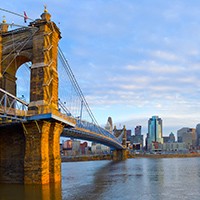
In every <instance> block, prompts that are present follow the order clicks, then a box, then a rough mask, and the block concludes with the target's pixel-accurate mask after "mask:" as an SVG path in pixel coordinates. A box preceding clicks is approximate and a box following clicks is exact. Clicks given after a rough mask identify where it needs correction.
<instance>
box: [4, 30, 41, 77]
mask: <svg viewBox="0 0 200 200" xmlns="http://www.w3.org/2000/svg"><path fill="white" fill-rule="evenodd" d="M37 31H38V29H35V31H34V32H33V33H32V34H31V35H30V36H29V37H28V38H27V39H26V40H25V41H24V44H23V46H22V47H21V48H20V49H19V51H18V53H20V52H21V51H22V50H23V48H24V46H25V45H26V44H27V43H28V42H29V41H30V39H31V38H32V37H33V35H35V33H36V32H37ZM18 46H19V47H20V46H21V44H19V45H18ZM16 49H18V47H16ZM13 51H15V49H13ZM13 51H11V52H10V53H9V55H10V54H11V53H12V52H13ZM9 55H8V56H9ZM8 56H7V57H8ZM17 56H18V54H16V55H15V56H14V57H13V59H12V60H11V61H10V63H9V64H8V65H7V67H6V68H5V70H4V71H3V74H4V73H5V72H6V70H7V69H8V68H9V67H10V65H11V64H12V62H13V61H14V60H15V59H16V57H17ZM7 57H6V58H7ZM6 58H4V60H5V59H6ZM4 60H2V62H3V61H4ZM2 62H1V63H2Z"/></svg>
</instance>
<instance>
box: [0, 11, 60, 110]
mask: <svg viewBox="0 0 200 200" xmlns="http://www.w3.org/2000/svg"><path fill="white" fill-rule="evenodd" d="M0 33H1V34H0V88H2V89H4V90H6V91H7V92H9V93H11V94H13V95H14V96H16V71H17V69H18V68H19V67H20V66H21V65H22V64H24V63H26V62H32V66H31V77H30V79H31V80H30V104H29V110H34V112H37V113H38V114H40V113H45V112H48V111H49V110H51V109H56V110H58V73H57V54H58V42H59V39H60V38H61V35H60V31H59V29H58V27H57V26H56V25H55V23H54V22H52V21H51V15H50V14H49V13H48V12H47V10H46V9H45V10H44V13H43V14H42V15H41V19H37V20H35V21H33V22H31V23H30V25H29V27H27V28H19V29H16V30H13V31H8V25H7V24H6V22H5V20H4V21H3V23H2V24H1V30H0Z"/></svg>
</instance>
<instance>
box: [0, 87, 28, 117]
mask: <svg viewBox="0 0 200 200" xmlns="http://www.w3.org/2000/svg"><path fill="white" fill-rule="evenodd" d="M27 110H28V104H27V103H26V102H25V101H23V100H22V99H20V98H17V97H15V96H14V95H12V94H10V93H8V92H6V91H5V90H3V89H2V88H0V116H1V117H13V118H17V117H20V118H21V117H25V116H26V115H27Z"/></svg>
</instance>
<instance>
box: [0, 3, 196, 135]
mask: <svg viewBox="0 0 200 200" xmlns="http://www.w3.org/2000/svg"><path fill="white" fill-rule="evenodd" d="M44 5H46V6H47V10H48V12H49V13H50V14H51V16H52V17H51V19H52V21H54V22H55V23H56V24H57V25H58V27H59V28H60V31H61V35H62V39H61V40H60V43H59V45H60V47H61V49H62V51H63V53H64V54H65V57H66V58H67V60H68V62H69V64H70V66H71V68H72V71H73V73H74V75H75V77H76V79H77V81H78V83H79V85H80V87H81V89H82V91H83V93H84V95H85V98H86V100H87V102H88V104H89V105H90V108H91V110H92V112H93V114H94V116H95V118H96V120H97V121H98V122H99V124H102V125H104V124H106V121H107V118H108V117H109V116H111V117H112V119H113V122H114V124H116V125H117V126H118V127H122V126H123V125H126V127H127V129H134V127H135V126H136V125H142V127H143V129H142V132H143V134H146V133H147V126H148V119H149V118H151V117H152V116H154V115H158V116H159V117H161V118H162V120H163V135H169V133H170V132H174V133H175V134H176V131H177V130H178V129H180V128H182V127H191V128H195V127H196V125H197V124H198V123H200V94H199V93H200V17H199V16H200V1H199V0H190V1H188V0H168V1H166V0H151V1H150V0H134V1H133V0H60V1H58V0H49V1H43V0H34V1H27V0H26V1H25V0H18V1H17V2H16V0H8V1H4V3H3V4H2V6H0V7H1V8H3V9H7V10H10V11H13V12H17V13H21V14H23V12H24V11H25V12H26V14H27V15H28V17H30V18H32V19H36V18H40V15H41V14H42V12H43V10H44ZM3 15H5V16H6V20H7V22H9V23H10V22H14V23H19V24H22V25H27V24H24V22H23V19H22V18H20V17H17V16H13V15H10V14H8V13H5V12H2V11H0V16H1V17H2V16H3Z"/></svg>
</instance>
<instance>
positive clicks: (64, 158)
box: [61, 153, 200, 162]
mask: <svg viewBox="0 0 200 200" xmlns="http://www.w3.org/2000/svg"><path fill="white" fill-rule="evenodd" d="M192 157H200V153H188V154H134V155H133V154H132V155H128V159H134V158H192ZM61 160H62V162H79V161H94V160H112V157H111V155H81V156H62V157H61Z"/></svg>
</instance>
